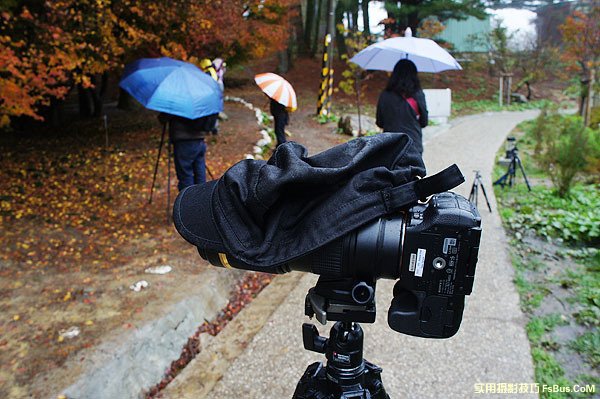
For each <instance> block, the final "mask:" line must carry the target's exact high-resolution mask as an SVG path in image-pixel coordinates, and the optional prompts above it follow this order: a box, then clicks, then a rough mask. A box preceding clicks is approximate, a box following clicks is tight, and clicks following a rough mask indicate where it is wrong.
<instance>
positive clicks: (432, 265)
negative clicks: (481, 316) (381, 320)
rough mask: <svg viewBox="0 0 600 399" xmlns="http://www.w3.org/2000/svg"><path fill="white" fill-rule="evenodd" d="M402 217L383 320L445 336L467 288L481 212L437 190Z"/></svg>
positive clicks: (408, 330)
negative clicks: (395, 275)
mask: <svg viewBox="0 0 600 399" xmlns="http://www.w3.org/2000/svg"><path fill="white" fill-rule="evenodd" d="M407 218H408V221H407V225H406V238H405V239H404V247H403V251H402V255H403V256H402V261H401V267H400V275H399V280H398V282H397V283H396V285H395V286H394V299H393V300H392V304H391V306H390V309H389V311H388V324H389V325H390V327H391V328H392V329H393V330H395V331H398V332H401V333H404V334H409V335H415V336H420V337H431V338H447V337H451V336H453V335H454V334H455V333H456V332H457V331H458V328H459V327H460V322H461V320H462V313H463V308H464V298H465V295H469V294H471V291H472V289H473V281H474V278H475V266H476V264H477V256H478V252H479V241H480V238H481V217H480V216H479V213H478V211H477V209H476V208H475V207H474V206H473V204H471V203H470V202H469V201H467V200H466V199H465V198H463V197H461V196H459V195H457V194H454V193H443V194H439V195H436V196H433V197H432V198H431V200H430V201H429V203H428V204H426V205H417V206H414V207H412V208H411V209H410V210H409V211H408V215H407Z"/></svg>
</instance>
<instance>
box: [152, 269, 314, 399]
mask: <svg viewBox="0 0 600 399" xmlns="http://www.w3.org/2000/svg"><path fill="white" fill-rule="evenodd" d="M302 276H304V274H303V273H287V274H284V275H281V276H277V277H276V278H275V279H274V280H273V281H272V282H271V283H270V284H269V285H268V286H267V287H265V289H263V290H262V291H261V292H260V294H259V295H258V296H257V297H256V298H255V299H254V300H253V301H252V302H251V303H250V304H249V305H248V306H246V307H245V308H244V309H243V310H242V311H241V312H240V313H239V314H238V315H237V316H236V317H235V318H234V319H233V320H232V321H231V322H230V323H229V324H227V326H226V327H225V328H224V329H223V330H222V331H221V332H220V333H219V334H218V335H217V336H216V337H214V338H212V339H210V340H207V341H208V342H206V341H203V344H204V343H205V342H206V346H205V347H204V346H203V347H202V349H201V351H200V354H199V355H198V356H197V357H196V358H195V359H194V360H193V361H192V362H191V363H190V364H189V365H188V366H187V367H186V368H185V369H184V370H183V371H182V372H181V374H179V375H178V376H177V377H176V378H175V380H174V381H173V382H171V384H169V385H168V386H167V387H166V388H165V389H164V390H163V391H162V392H161V394H162V397H163V398H173V399H188V398H189V399H192V398H193V399H201V398H205V397H209V396H208V395H209V394H210V392H211V390H212V389H213V387H214V386H215V384H216V383H217V382H218V381H219V380H221V378H222V377H223V375H224V374H225V373H226V371H227V369H228V368H229V366H230V365H231V363H232V362H233V361H234V360H235V359H237V357H238V356H239V355H240V354H241V353H242V352H244V351H245V350H246V347H247V346H248V345H249V344H250V342H251V341H252V339H253V338H254V336H255V335H256V334H257V333H258V332H259V331H260V330H261V329H262V328H263V326H264V325H265V323H267V321H268V320H269V318H270V317H271V315H272V314H273V312H274V311H275V310H276V309H277V308H278V307H279V306H280V305H281V304H282V302H283V301H284V300H285V299H286V298H287V296H288V295H289V293H290V292H291V291H292V290H293V289H294V287H296V285H297V284H298V282H299V281H300V279H301V278H302Z"/></svg>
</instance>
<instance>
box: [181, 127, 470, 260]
mask: <svg viewBox="0 0 600 399" xmlns="http://www.w3.org/2000/svg"><path fill="white" fill-rule="evenodd" d="M410 143H411V141H410V138H409V137H408V136H407V135H406V134H402V133H382V134H378V135H375V136H371V137H363V138H358V139H355V140H352V141H349V142H347V143H345V144H341V145H338V146H335V147H333V148H331V149H329V150H327V151H324V152H321V153H319V154H316V155H314V156H312V157H309V156H308V152H307V150H306V148H304V147H303V146H301V145H300V144H298V143H294V142H288V143H285V144H283V145H280V146H279V147H278V148H277V150H276V151H275V153H274V154H273V156H272V157H271V159H269V161H261V160H253V159H251V160H244V161H240V162H238V163H237V164H235V165H234V166H232V167H231V168H229V169H228V170H227V172H225V174H224V175H223V176H222V177H221V178H219V179H218V180H213V181H210V182H207V183H204V184H198V185H194V186H190V187H187V188H186V189H184V190H183V191H181V193H179V196H178V197H177V199H176V201H175V205H174V209H173V220H174V222H175V226H176V228H177V230H178V232H179V234H181V235H182V236H183V238H185V239H186V240H187V241H188V242H190V243H191V244H193V245H196V246H197V247H200V248H203V249H206V250H210V251H216V252H221V253H225V254H227V255H228V256H233V257H234V258H237V259H238V260H241V261H243V262H245V263H247V264H249V265H252V266H255V267H256V268H257V269H258V270H260V269H261V268H264V270H265V271H268V269H270V268H271V266H275V265H278V264H281V263H284V262H287V261H289V260H292V259H295V258H298V257H300V256H302V255H305V254H308V253H309V252H311V251H313V250H315V249H317V248H319V247H321V246H323V245H325V244H327V243H329V242H331V241H333V240H335V239H336V238H338V237H341V236H343V235H344V234H347V233H349V232H350V231H352V230H354V229H356V228H358V227H360V226H362V225H364V224H365V223H367V222H369V221H371V220H373V219H376V218H378V217H381V216H383V215H386V214H390V213H393V212H396V211H398V210H401V209H405V208H407V207H408V206H410V205H412V204H414V203H415V202H416V201H417V200H418V199H420V198H425V197H427V196H429V195H432V194H434V193H438V192H442V191H446V190H449V189H451V188H453V187H456V186H457V185H458V184H460V183H462V182H463V181H464V178H463V176H462V174H461V173H460V170H459V169H458V167H457V166H456V165H452V166H451V167H450V168H448V169H446V170H444V171H443V172H441V173H438V174H437V175H435V176H432V177H429V178H425V179H420V180H419V177H421V176H424V175H425V166H424V164H423V160H422V158H421V156H420V154H419V153H417V152H416V151H414V147H413V146H411V145H410Z"/></svg>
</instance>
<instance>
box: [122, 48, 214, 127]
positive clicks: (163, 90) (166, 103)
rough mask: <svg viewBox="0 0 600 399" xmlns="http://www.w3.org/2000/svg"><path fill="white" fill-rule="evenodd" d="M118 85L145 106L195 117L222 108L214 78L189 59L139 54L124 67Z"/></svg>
mask: <svg viewBox="0 0 600 399" xmlns="http://www.w3.org/2000/svg"><path fill="white" fill-rule="evenodd" d="M119 86H121V88H122V89H124V90H126V91H127V92H128V93H129V94H131V95H132V96H133V97H134V98H135V99H136V100H138V101H139V102H140V103H142V105H144V107H146V108H148V109H152V110H155V111H160V112H166V113H169V114H172V115H178V116H182V117H184V118H189V119H196V118H200V117H203V116H206V115H212V114H216V113H219V112H221V111H223V93H222V91H221V89H220V88H219V85H218V84H217V82H216V81H215V80H214V79H213V78H211V77H210V76H209V75H207V74H206V73H204V72H202V70H201V69H200V68H198V67H196V66H195V65H193V64H190V63H188V62H183V61H178V60H174V59H172V58H169V57H162V58H142V59H140V60H137V61H135V62H132V63H131V64H128V65H127V66H126V67H125V71H124V73H123V77H122V78H121V82H119Z"/></svg>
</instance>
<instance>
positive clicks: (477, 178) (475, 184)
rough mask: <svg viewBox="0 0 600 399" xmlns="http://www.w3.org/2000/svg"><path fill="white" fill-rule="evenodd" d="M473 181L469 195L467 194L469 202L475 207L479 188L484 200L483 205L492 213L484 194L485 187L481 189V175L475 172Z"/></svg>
mask: <svg viewBox="0 0 600 399" xmlns="http://www.w3.org/2000/svg"><path fill="white" fill-rule="evenodd" d="M474 172H475V180H473V185H472V186H471V194H469V201H470V202H472V203H474V204H475V206H477V197H478V195H479V193H478V191H479V190H478V189H479V188H480V187H481V192H483V197H484V198H485V203H486V204H487V207H488V209H489V211H490V212H491V211H492V207H491V206H490V201H488V197H487V194H486V192H485V187H483V181H481V173H479V171H478V170H475V171H474Z"/></svg>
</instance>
